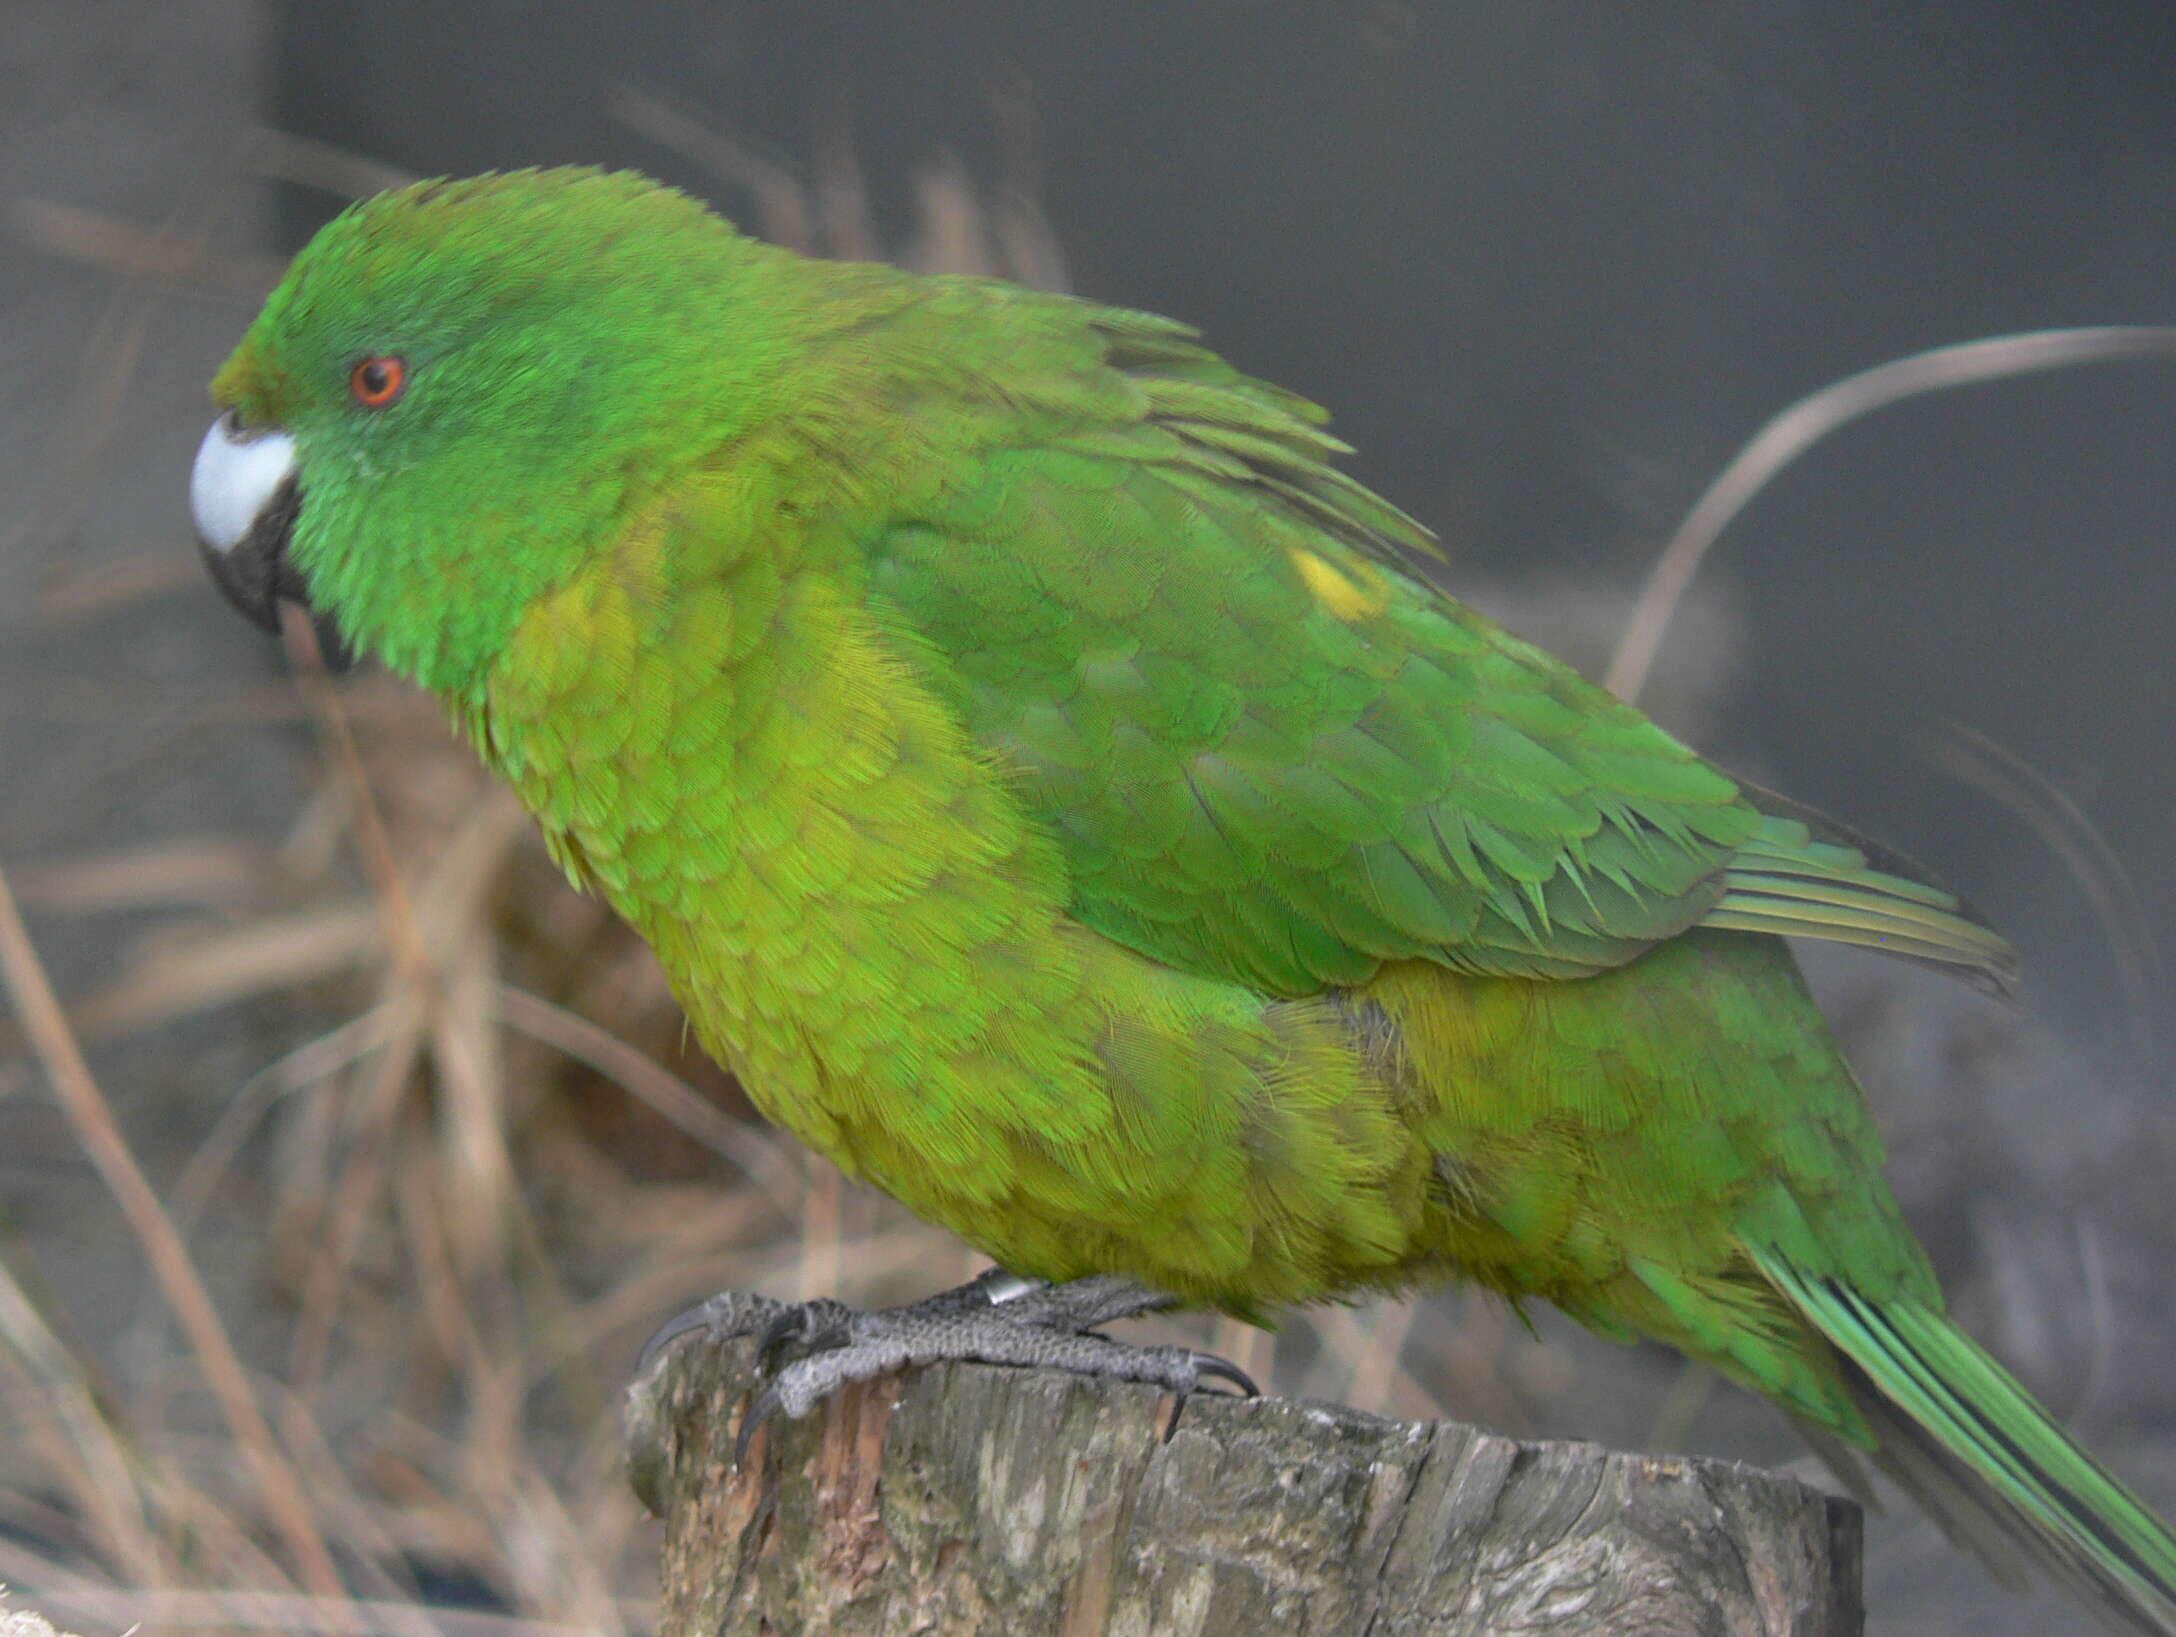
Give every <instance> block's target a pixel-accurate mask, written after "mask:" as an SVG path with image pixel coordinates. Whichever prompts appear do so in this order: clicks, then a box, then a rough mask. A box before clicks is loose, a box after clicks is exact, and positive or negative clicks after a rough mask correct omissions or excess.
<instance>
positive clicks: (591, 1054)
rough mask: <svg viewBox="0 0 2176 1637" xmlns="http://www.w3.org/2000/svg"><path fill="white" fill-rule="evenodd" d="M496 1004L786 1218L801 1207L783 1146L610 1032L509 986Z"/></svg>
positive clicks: (797, 1178) (795, 1171)
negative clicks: (712, 1158)
mask: <svg viewBox="0 0 2176 1637" xmlns="http://www.w3.org/2000/svg"><path fill="white" fill-rule="evenodd" d="M495 998H496V1003H497V1009H498V1015H499V1017H500V1018H501V1019H502V1020H503V1021H504V1022H505V1023H506V1025H507V1027H509V1028H512V1029H518V1030H520V1031H521V1033H523V1034H525V1035H527V1036H528V1037H529V1038H530V1039H531V1040H535V1041H537V1042H539V1043H540V1044H543V1045H546V1046H550V1047H552V1048H554V1049H555V1050H558V1051H561V1052H564V1053H566V1055H567V1056H569V1057H571V1058H573V1059H574V1060H575V1061H576V1062H578V1063H582V1064H585V1065H587V1066H588V1067H589V1068H592V1069H594V1070H596V1071H597V1073H599V1074H601V1075H603V1076H604V1077H605V1078H606V1079H607V1080H610V1081H612V1082H613V1083H614V1084H615V1085H617V1086H619V1087H620V1089H621V1090H623V1091H625V1092H626V1093H627V1094H628V1095H629V1096H631V1097H633V1098H635V1100H636V1101H638V1102H640V1103H641V1104H642V1105H643V1106H644V1107H646V1108H648V1109H649V1110H650V1111H651V1112H653V1113H655V1114H656V1115H658V1116H659V1117H660V1118H661V1119H664V1120H665V1121H667V1122H669V1123H670V1124H671V1125H673V1126H674V1127H676V1128H677V1129H678V1130H679V1131H681V1132H682V1133H683V1134H684V1135H686V1136H688V1137H692V1138H693V1139H694V1140H695V1141H697V1142H699V1143H701V1144H702V1145H703V1146H704V1147H705V1148H707V1149H709V1150H710V1151H711V1152H712V1153H714V1154H716V1155H718V1156H719V1157H720V1158H722V1159H726V1160H729V1161H731V1162H732V1163H733V1164H734V1165H736V1166H738V1167H739V1168H740V1169H741V1170H742V1171H743V1172H745V1173H746V1174H747V1176H748V1179H749V1180H750V1181H751V1182H753V1183H755V1184H756V1185H757V1186H758V1187H759V1188H761V1189H762V1190H763V1191H764V1193H765V1194H766V1195H767V1196H768V1197H769V1198H770V1200H771V1202H772V1203H773V1204H775V1205H776V1206H777V1207H778V1208H779V1209H780V1210H781V1211H787V1212H790V1211H793V1210H796V1209H798V1208H799V1205H800V1203H801V1168H800V1166H799V1165H797V1164H796V1163H795V1162H794V1161H793V1160H791V1159H789V1158H788V1157H787V1156H786V1153H785V1150H784V1149H782V1148H780V1147H779V1145H778V1144H777V1143H775V1142H773V1141H771V1140H770V1139H769V1138H768V1137H765V1136H764V1135H763V1134H762V1133H761V1132H759V1131H756V1130H754V1129H752V1128H751V1127H749V1126H748V1125H747V1124H746V1123H745V1122H743V1121H740V1120H734V1119H729V1118H727V1117H726V1116H725V1115H723V1114H721V1113H719V1112H718V1109H717V1106H716V1105H715V1104H713V1103H712V1102H711V1101H710V1100H709V1099H708V1098H707V1097H705V1096H704V1095H703V1094H702V1093H701V1092H699V1091H697V1090H696V1089H695V1088H694V1087H693V1086H691V1085H689V1084H688V1083H687V1082H686V1081H685V1080H682V1079H681V1078H680V1077H679V1076H677V1075H675V1074H673V1073H671V1072H670V1071H669V1070H667V1069H664V1068H661V1067H659V1066H658V1065H657V1064H656V1063H654V1062H652V1061H651V1060H650V1059H649V1058H648V1057H647V1056H645V1055H644V1054H643V1053H641V1052H639V1051H637V1050H636V1049H635V1048H634V1047H632V1046H630V1045H628V1044H627V1042H626V1041H624V1040H622V1039H620V1038H619V1036H617V1035H615V1034H613V1033H612V1032H611V1031H610V1030H609V1029H604V1028H600V1027H598V1025H596V1024H594V1023H592V1022H590V1021H589V1020H588V1019H587V1018H584V1017H578V1016H576V1015H575V1014H574V1013H572V1012H570V1011H568V1010H567V1009H566V1008H565V1007H564V1006H554V1005H553V1004H552V1003H551V1002H550V1001H548V1000H545V999H543V998H542V997H541V996H537V995H532V994H530V993H529V992H528V991H526V990H523V989H516V988H514V987H513V986H511V985H509V984H500V985H499V986H498V988H497V990H496V991H495Z"/></svg>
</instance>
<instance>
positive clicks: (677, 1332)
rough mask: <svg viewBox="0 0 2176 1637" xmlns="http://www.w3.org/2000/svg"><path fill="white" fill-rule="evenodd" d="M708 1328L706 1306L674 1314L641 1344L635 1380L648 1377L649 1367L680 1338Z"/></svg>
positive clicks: (636, 1361) (708, 1315) (708, 1321)
mask: <svg viewBox="0 0 2176 1637" xmlns="http://www.w3.org/2000/svg"><path fill="white" fill-rule="evenodd" d="M709 1328H710V1313H709V1311H708V1304H702V1305H698V1306H695V1307H691V1308H689V1309H687V1311H685V1312H683V1313H675V1314H674V1315H673V1316H672V1317H671V1318H669V1319H667V1320H666V1321H665V1322H664V1323H663V1324H661V1325H659V1326H658V1327H657V1328H656V1329H655V1330H653V1331H651V1332H650V1339H649V1340H648V1341H646V1342H644V1343H643V1344H642V1351H641V1353H639V1354H638V1355H637V1356H636V1358H635V1379H636V1380H637V1381H640V1380H641V1379H642V1378H643V1377H644V1376H646V1375H648V1374H649V1373H650V1366H651V1365H653V1364H655V1363H656V1362H657V1361H658V1359H659V1358H661V1357H663V1356H664V1353H665V1351H666V1349H667V1348H669V1347H671V1346H672V1344H673V1343H674V1342H676V1341H678V1340H679V1339H680V1338H681V1337H682V1336H686V1335H692V1334H693V1333H694V1332H696V1331H698V1330H708V1329H709Z"/></svg>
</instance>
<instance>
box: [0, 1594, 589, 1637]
mask: <svg viewBox="0 0 2176 1637" xmlns="http://www.w3.org/2000/svg"><path fill="white" fill-rule="evenodd" d="M40 1601H41V1602H43V1603H44V1604H45V1605H46V1607H48V1608H50V1609H53V1610H55V1611H56V1612H58V1613H59V1614H61V1615H62V1616H63V1617H64V1618H67V1619H70V1620H77V1621H82V1622H84V1623H85V1624H95V1625H99V1626H103V1627H107V1628H110V1629H121V1628H123V1627H126V1628H129V1629H132V1630H133V1629H138V1628H141V1629H152V1630H161V1631H166V1630H172V1629H175V1628H177V1627H180V1628H213V1629H217V1628H224V1629H226V1630H229V1631H269V1632H289V1631H292V1632H310V1633H314V1634H316V1637H415V1632H416V1629H417V1627H418V1625H419V1624H420V1625H421V1626H422V1627H423V1629H424V1630H427V1631H431V1632H436V1633H439V1634H441V1637H597V1628H595V1627H593V1626H582V1625H560V1624H556V1623H554V1622H552V1621H548V1620H525V1619H523V1618H521V1617H520V1616H518V1615H511V1614H493V1613H490V1612H489V1611H487V1610H484V1609H466V1608H434V1607H431V1606H429V1605H424V1604H415V1603H388V1602H372V1601H365V1600H362V1599H350V1598H341V1599H338V1600H333V1599H328V1598H315V1597H297V1596H294V1595H293V1594H283V1593H277V1592H202V1591H166V1590H161V1589H159V1588H157V1587H150V1588H146V1589H144V1590H140V1591H139V1590H133V1589H132V1590H128V1591H111V1592H91V1591H52V1592H44V1593H41V1594H40ZM5 1637H15V1634H14V1633H12V1632H9V1633H6V1634H5Z"/></svg>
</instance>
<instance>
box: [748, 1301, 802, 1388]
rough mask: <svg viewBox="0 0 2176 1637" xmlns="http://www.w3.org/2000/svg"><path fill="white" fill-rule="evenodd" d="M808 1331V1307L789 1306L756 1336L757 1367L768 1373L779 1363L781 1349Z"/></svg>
mask: <svg viewBox="0 0 2176 1637" xmlns="http://www.w3.org/2000/svg"><path fill="white" fill-rule="evenodd" d="M807 1333H808V1309H806V1308H803V1307H789V1308H787V1309H786V1310H785V1311H784V1312H782V1313H780V1314H779V1315H778V1317H777V1318H775V1319H773V1320H772V1321H771V1322H770V1323H769V1324H767V1325H765V1326H764V1327H763V1334H762V1335H760V1336H758V1337H757V1338H756V1367H757V1368H758V1369H760V1370H762V1371H764V1372H765V1373H766V1374H768V1373H770V1370H771V1368H772V1366H773V1365H774V1364H776V1363H777V1360H778V1353H779V1349H780V1348H782V1347H784V1346H785V1345H786V1343H787V1342H789V1341H793V1340H796V1339H797V1338H798V1337H801V1336H805V1335H807Z"/></svg>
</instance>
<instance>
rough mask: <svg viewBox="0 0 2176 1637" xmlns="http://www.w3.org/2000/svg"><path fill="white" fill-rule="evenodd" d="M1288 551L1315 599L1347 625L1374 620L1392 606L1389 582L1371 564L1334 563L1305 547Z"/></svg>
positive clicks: (1295, 547) (1353, 562) (1357, 561)
mask: <svg viewBox="0 0 2176 1637" xmlns="http://www.w3.org/2000/svg"><path fill="white" fill-rule="evenodd" d="M1285 554H1286V555H1287V556H1288V557H1290V558H1291V559H1292V566H1293V567H1294V568H1296V569H1298V570H1299V575H1300V578H1301V579H1303V580H1305V581H1306V582H1307V589H1308V590H1309V591H1312V592H1313V593H1314V594H1315V601H1317V602H1318V603H1320V604H1322V606H1323V607H1324V608H1326V609H1328V610H1329V611H1330V612H1331V613H1332V614H1334V615H1336V616H1337V617H1338V618H1339V619H1341V620H1343V621H1344V622H1345V623H1346V624H1347V625H1351V624H1353V623H1354V622H1356V621H1359V620H1368V619H1373V618H1374V617H1375V616H1376V615H1378V614H1380V613H1381V612H1382V611H1383V610H1384V609H1385V608H1387V607H1389V606H1390V584H1389V582H1388V581H1387V580H1385V579H1384V578H1383V575H1382V571H1381V570H1380V569H1378V568H1376V567H1375V565H1374V564H1372V563H1368V562H1362V561H1359V560H1354V561H1352V562H1348V563H1333V562H1331V561H1330V560H1329V559H1328V558H1327V557H1325V556H1323V555H1322V554H1321V553H1320V552H1316V551H1309V550H1307V548H1306V547H1304V546H1292V547H1289V548H1287V550H1286V553H1285Z"/></svg>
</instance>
